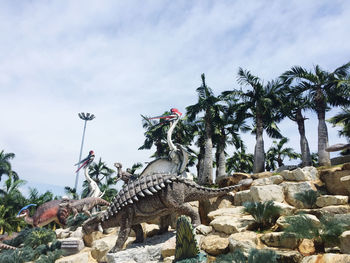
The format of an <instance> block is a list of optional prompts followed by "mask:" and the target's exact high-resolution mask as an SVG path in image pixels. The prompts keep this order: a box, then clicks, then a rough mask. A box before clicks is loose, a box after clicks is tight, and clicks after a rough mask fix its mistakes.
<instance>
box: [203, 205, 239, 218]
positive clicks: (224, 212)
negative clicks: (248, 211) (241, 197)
mask: <svg viewBox="0 0 350 263" xmlns="http://www.w3.org/2000/svg"><path fill="white" fill-rule="evenodd" d="M243 213H244V207H243V206H237V207H232V208H221V209H217V210H215V211H212V212H210V213H209V214H208V217H209V219H210V220H213V219H215V218H217V217H219V216H231V217H237V216H239V215H243Z"/></svg>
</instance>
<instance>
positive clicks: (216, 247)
mask: <svg viewBox="0 0 350 263" xmlns="http://www.w3.org/2000/svg"><path fill="white" fill-rule="evenodd" d="M228 245H229V242H228V240H227V238H223V237H220V236H217V235H210V236H206V237H204V238H203V240H202V243H201V249H203V250H204V251H205V252H207V253H208V254H210V255H213V256H216V255H220V254H223V253H227V252H228Z"/></svg>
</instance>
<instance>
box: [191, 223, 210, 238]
mask: <svg viewBox="0 0 350 263" xmlns="http://www.w3.org/2000/svg"><path fill="white" fill-rule="evenodd" d="M195 231H196V234H200V235H204V236H207V235H208V234H210V233H211V232H212V231H213V227H212V226H206V225H199V226H197V227H196V228H195Z"/></svg>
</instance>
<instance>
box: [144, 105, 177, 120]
mask: <svg viewBox="0 0 350 263" xmlns="http://www.w3.org/2000/svg"><path fill="white" fill-rule="evenodd" d="M181 115H182V113H181V112H180V111H179V110H178V109H175V108H171V109H170V114H166V115H161V116H156V117H152V118H148V120H154V119H165V121H167V122H168V121H173V120H177V119H178V118H180V117H181Z"/></svg>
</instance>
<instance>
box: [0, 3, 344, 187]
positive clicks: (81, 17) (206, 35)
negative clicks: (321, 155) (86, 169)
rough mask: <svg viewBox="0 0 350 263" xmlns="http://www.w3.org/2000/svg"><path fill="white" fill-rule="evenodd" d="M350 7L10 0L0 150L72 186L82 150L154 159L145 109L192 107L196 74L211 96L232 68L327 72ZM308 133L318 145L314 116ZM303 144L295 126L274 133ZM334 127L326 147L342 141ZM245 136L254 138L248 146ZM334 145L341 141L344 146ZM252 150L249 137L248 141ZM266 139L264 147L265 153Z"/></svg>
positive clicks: (127, 160) (339, 58) (27, 175)
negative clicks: (147, 147)
mask: <svg viewBox="0 0 350 263" xmlns="http://www.w3.org/2000/svg"><path fill="white" fill-rule="evenodd" d="M349 5H350V4H349V2H347V1H333V2H332V3H323V2H320V1H316V0H315V1H307V2H305V1H289V2H288V3H287V2H281V1H269V4H268V5H267V4H266V3H262V2H259V1H215V2H210V1H207V2H190V1H167V2H166V1H143V2H142V3H140V2H138V1H99V2H96V1H67V2H65V3H64V2H61V1H50V2H47V1H35V2H21V1H7V2H6V1H5V2H2V3H1V4H0V7H1V8H0V17H1V23H0V30H1V32H2V37H1V39H0V47H1V48H0V59H1V63H0V72H1V74H0V90H1V104H0V110H1V112H2V113H3V114H1V116H0V121H1V124H2V127H1V129H0V145H1V148H3V149H5V151H6V152H14V153H16V155H17V157H16V159H15V160H14V162H13V165H14V168H15V169H16V170H17V172H18V173H19V174H20V176H21V177H23V179H25V180H27V181H32V182H42V183H50V184H57V185H71V186H72V185H73V183H74V167H73V166H72V165H73V164H74V163H75V162H76V160H77V158H78V154H79V149H80V140H81V133H82V126H83V123H82V121H81V120H79V119H78V117H77V113H78V112H81V111H89V112H92V113H94V114H95V115H96V119H95V120H93V121H92V122H91V123H88V127H87V134H86V144H85V147H84V150H85V151H84V152H85V153H86V152H87V151H88V150H89V149H94V150H95V152H96V154H97V157H100V156H101V157H102V159H103V160H105V161H106V162H107V163H108V164H109V165H112V163H113V162H114V161H120V162H122V163H124V164H125V166H130V165H132V164H133V163H134V162H137V161H147V160H148V156H149V155H150V154H151V153H150V152H147V151H138V150H137V148H138V147H139V146H140V145H141V144H142V143H143V140H144V138H143V129H142V126H141V118H140V114H147V115H154V114H159V113H162V112H164V111H165V110H167V109H169V108H170V107H177V108H179V109H180V110H182V111H185V107H186V106H187V105H190V104H193V103H195V101H196V93H195V89H196V88H197V87H198V86H199V85H200V74H201V73H203V72H204V73H206V76H207V83H208V84H209V86H211V87H212V88H213V90H214V92H215V93H216V94H219V93H220V92H221V91H223V90H228V89H231V88H233V87H237V86H238V85H237V83H236V81H235V80H236V72H237V69H238V67H240V66H241V67H243V68H246V69H249V70H251V71H252V73H253V74H255V75H258V76H260V77H261V78H262V79H265V80H269V79H271V78H275V77H276V76H278V75H279V74H280V73H282V72H283V71H285V70H287V69H289V68H290V67H291V66H293V65H301V66H304V67H312V65H313V64H320V65H321V66H323V67H324V68H325V69H328V70H333V69H334V68H335V67H337V66H340V65H341V64H343V63H346V62H347V61H348V60H349V56H348V54H350V46H349V45H348V43H349V34H348V28H347V26H346V25H348V24H349V22H350V8H349ZM309 122H310V123H309V124H308V125H309V127H307V133H308V134H307V135H308V136H309V137H308V139H309V143H310V147H311V149H312V150H314V149H315V145H316V144H315V130H314V129H315V127H316V125H317V123H316V121H315V118H314V117H313V118H311V119H310V121H309ZM281 129H282V131H285V135H286V136H289V137H291V142H290V144H291V145H292V146H293V147H294V148H295V149H298V146H297V145H299V141H298V140H299V138H298V136H296V134H297V133H296V132H295V131H296V129H297V128H296V126H295V125H294V124H293V123H291V122H288V121H286V122H285V123H283V124H282V126H281ZM336 133H337V131H336V129H332V128H330V137H331V139H330V141H331V142H333V141H334V142H335V141H338V139H337V137H336ZM249 138H250V139H249ZM339 141H341V140H340V139H339ZM246 143H247V144H248V149H249V150H250V151H252V149H253V147H254V143H255V142H254V137H252V136H249V137H247V141H246ZM268 145H269V141H268V140H267V142H266V143H265V146H266V147H268Z"/></svg>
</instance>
